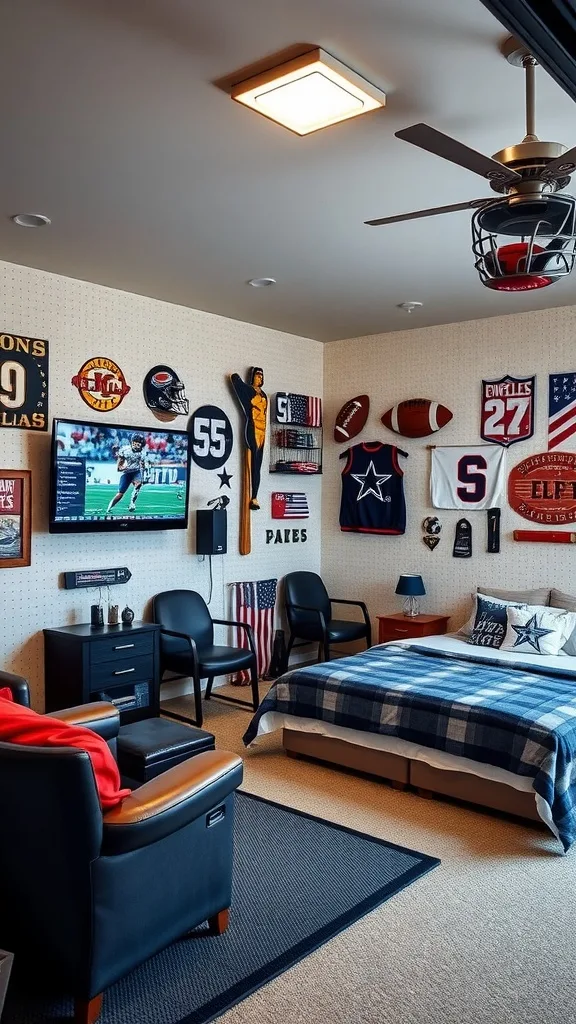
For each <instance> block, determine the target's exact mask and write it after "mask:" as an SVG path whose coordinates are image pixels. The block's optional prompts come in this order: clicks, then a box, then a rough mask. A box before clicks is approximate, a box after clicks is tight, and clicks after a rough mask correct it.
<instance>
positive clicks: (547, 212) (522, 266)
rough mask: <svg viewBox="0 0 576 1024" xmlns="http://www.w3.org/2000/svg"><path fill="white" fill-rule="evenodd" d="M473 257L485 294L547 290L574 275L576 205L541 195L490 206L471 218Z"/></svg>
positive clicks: (567, 198) (520, 196) (499, 201)
mask: <svg viewBox="0 0 576 1024" xmlns="http://www.w3.org/2000/svg"><path fill="white" fill-rule="evenodd" d="M472 251H473V253H474V257H475V264H474V265H475V267H476V270H477V271H478V274H479V276H480V280H481V281H482V284H484V285H486V287H487V288H492V289H494V290H496V291H530V290H532V289H534V288H545V287H547V286H548V285H550V284H553V283H554V282H555V281H557V280H558V279H559V278H561V277H566V276H567V275H568V274H570V273H571V272H572V270H573V269H574V263H575V261H576V200H575V199H573V197H572V196H567V195H554V194H552V195H551V194H546V193H545V192H544V191H543V190H542V189H538V190H535V191H534V192H533V193H530V192H526V193H524V194H516V195H509V196H506V197H505V198H502V199H495V200H493V201H489V202H488V203H486V204H485V205H484V206H482V207H481V208H480V209H478V210H476V212H475V213H474V215H473V217H472Z"/></svg>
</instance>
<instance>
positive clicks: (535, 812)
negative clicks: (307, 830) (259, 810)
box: [244, 634, 576, 851]
mask: <svg viewBox="0 0 576 1024" xmlns="http://www.w3.org/2000/svg"><path fill="white" fill-rule="evenodd" d="M278 729H282V730H283V745H284V748H285V750H286V752H287V753H288V754H290V755H293V756H306V757H314V758H317V759H320V760H322V761H327V762H329V763H332V764H336V765H341V766H344V767H347V768H353V769H355V770H359V771H362V772H368V773H370V774H372V775H378V776H380V777H382V778H385V779H388V780H389V781H391V782H392V783H393V784H395V785H397V786H407V785H410V786H414V787H416V788H417V789H418V790H419V791H420V792H423V793H438V794H441V795H446V796H450V797H456V798H459V799H463V800H467V801H470V802H473V803H476V804H480V805H482V806H485V807H489V808H492V809H496V810H500V811H505V812H507V813H511V814H514V815H519V816H521V817H524V818H527V819H530V820H532V821H540V822H544V823H545V824H546V825H547V826H548V827H549V828H550V830H551V831H552V832H553V834H554V835H555V836H556V838H557V839H558V840H559V841H560V843H561V844H562V847H563V849H564V850H565V851H566V850H568V849H569V848H570V846H571V845H572V843H573V842H574V841H575V840H576V657H570V656H567V655H558V656H546V657H542V656H538V655H533V656H531V655H518V654H513V653H508V652H506V651H500V650H494V649H490V650H485V649H483V648H478V647H471V645H470V644H468V643H466V642H465V640H463V639H462V638H461V637H459V636H457V635H455V634H449V635H444V636H436V637H424V638H422V639H420V640H407V641H399V642H393V643H389V644H383V645H378V646H376V647H372V648H370V650H368V651H364V652H361V653H360V654H355V655H352V656H350V657H347V658H340V659H338V660H336V661H332V662H328V663H326V662H325V663H322V664H318V665H312V666H308V667H303V668H296V669H293V670H291V671H290V672H287V673H286V674H285V675H283V676H281V677H280V679H278V680H277V681H276V682H275V683H274V684H273V685H272V687H271V689H270V691H269V693H268V695H267V696H266V698H265V699H264V700H263V702H262V703H261V705H260V707H259V709H258V711H257V712H256V714H255V715H254V718H253V719H252V722H251V723H250V726H249V728H248V730H247V732H246V734H245V737H244V742H245V744H246V745H247V746H251V745H254V744H257V743H258V741H259V738H260V737H262V736H263V735H265V734H267V733H270V732H274V731H276V730H278ZM573 766H574V769H573Z"/></svg>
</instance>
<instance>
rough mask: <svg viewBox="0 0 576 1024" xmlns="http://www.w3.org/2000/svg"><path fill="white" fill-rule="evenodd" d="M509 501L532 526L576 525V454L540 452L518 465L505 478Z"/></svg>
mask: <svg viewBox="0 0 576 1024" xmlns="http://www.w3.org/2000/svg"><path fill="white" fill-rule="evenodd" d="M508 502H509V504H510V506H511V508H513V509H514V511H515V512H517V513H518V515H521V516H523V518H524V519H529V520H530V521H531V522H533V523H541V524H542V525H547V524H554V525H556V524H559V523H574V522H576V454H575V453H574V452H542V453H541V454H539V455H531V456H530V457H529V458H527V459H524V461H523V462H519V463H518V465H517V466H514V469H512V470H511V472H510V476H509V477H508Z"/></svg>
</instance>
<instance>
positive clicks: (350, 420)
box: [334, 395, 370, 441]
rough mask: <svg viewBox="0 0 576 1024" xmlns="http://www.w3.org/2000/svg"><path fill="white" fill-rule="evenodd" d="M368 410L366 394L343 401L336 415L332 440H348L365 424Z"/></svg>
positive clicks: (368, 401)
mask: <svg viewBox="0 0 576 1024" xmlns="http://www.w3.org/2000/svg"><path fill="white" fill-rule="evenodd" d="M369 412H370V399H369V398H368V395H357V396H356V398H350V399H349V400H348V401H347V402H345V403H344V405H343V406H342V408H341V409H340V412H339V413H338V415H337V417H336V423H335V424H334V440H335V441H349V440H350V438H351V437H356V435H357V434H359V433H360V431H361V430H363V429H364V427H365V425H366V420H367V419H368V413H369Z"/></svg>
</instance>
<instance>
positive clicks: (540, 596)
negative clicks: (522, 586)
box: [476, 587, 550, 604]
mask: <svg viewBox="0 0 576 1024" xmlns="http://www.w3.org/2000/svg"><path fill="white" fill-rule="evenodd" d="M476 593H477V594H486V597H497V598H498V599H499V600H500V601H520V602H521V603H522V604H550V587H539V588H538V589H537V590H494V588H493V587H476Z"/></svg>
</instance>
